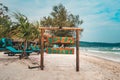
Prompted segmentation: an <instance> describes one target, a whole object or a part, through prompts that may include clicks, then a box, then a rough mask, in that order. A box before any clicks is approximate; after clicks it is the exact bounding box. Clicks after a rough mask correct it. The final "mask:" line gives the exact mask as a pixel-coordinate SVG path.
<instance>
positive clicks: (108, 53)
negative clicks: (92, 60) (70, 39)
mask: <svg viewBox="0 0 120 80" xmlns="http://www.w3.org/2000/svg"><path fill="white" fill-rule="evenodd" d="M80 50H81V51H82V52H84V54H88V55H92V56H96V57H100V58H104V59H107V60H111V61H115V62H119V63H120V48H119V47H80Z"/></svg>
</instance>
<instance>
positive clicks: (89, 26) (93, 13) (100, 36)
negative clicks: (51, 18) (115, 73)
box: [0, 0, 120, 43]
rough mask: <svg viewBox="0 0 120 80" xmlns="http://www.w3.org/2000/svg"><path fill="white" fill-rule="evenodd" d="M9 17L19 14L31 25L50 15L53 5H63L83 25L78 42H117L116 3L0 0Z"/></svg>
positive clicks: (119, 12) (119, 11)
mask: <svg viewBox="0 0 120 80" xmlns="http://www.w3.org/2000/svg"><path fill="white" fill-rule="evenodd" d="M0 2H1V3H3V4H4V5H6V6H8V8H9V10H10V12H11V15H12V13H13V12H21V13H22V14H24V15H26V16H27V17H28V18H29V20H30V21H31V22H34V21H36V20H40V19H42V18H43V17H44V16H48V15H50V12H51V11H52V8H53V6H55V5H58V4H60V3H61V4H63V5H64V6H65V8H66V9H67V11H68V13H72V14H74V15H79V16H80V19H82V20H83V21H84V23H83V24H82V25H80V26H78V27H80V28H83V29H84V31H83V32H82V35H81V36H80V40H81V41H89V42H107V43H116V42H120V0H0Z"/></svg>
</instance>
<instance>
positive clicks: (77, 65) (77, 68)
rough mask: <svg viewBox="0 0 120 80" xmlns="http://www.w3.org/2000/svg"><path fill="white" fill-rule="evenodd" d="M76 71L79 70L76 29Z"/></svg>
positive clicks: (77, 31)
mask: <svg viewBox="0 0 120 80" xmlns="http://www.w3.org/2000/svg"><path fill="white" fill-rule="evenodd" d="M76 71H79V30H76Z"/></svg>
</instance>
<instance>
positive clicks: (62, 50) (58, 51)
mask: <svg viewBox="0 0 120 80" xmlns="http://www.w3.org/2000/svg"><path fill="white" fill-rule="evenodd" d="M46 52H47V53H48V54H74V48H47V50H46Z"/></svg>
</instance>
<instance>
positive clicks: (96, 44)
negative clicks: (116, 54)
mask: <svg viewBox="0 0 120 80" xmlns="http://www.w3.org/2000/svg"><path fill="white" fill-rule="evenodd" d="M80 46H81V47H120V43H104V42H86V41H80Z"/></svg>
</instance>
